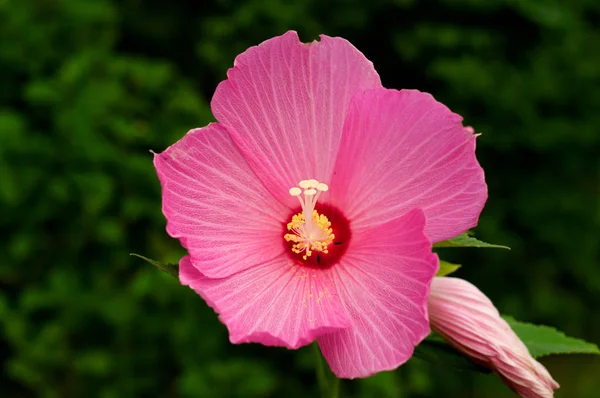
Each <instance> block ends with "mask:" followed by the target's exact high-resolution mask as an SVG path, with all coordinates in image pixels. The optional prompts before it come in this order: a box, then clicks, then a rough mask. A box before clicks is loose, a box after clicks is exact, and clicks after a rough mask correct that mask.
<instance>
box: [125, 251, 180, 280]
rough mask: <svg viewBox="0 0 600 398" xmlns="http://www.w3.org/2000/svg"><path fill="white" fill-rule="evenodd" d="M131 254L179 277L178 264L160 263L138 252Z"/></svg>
mask: <svg viewBox="0 0 600 398" xmlns="http://www.w3.org/2000/svg"><path fill="white" fill-rule="evenodd" d="M129 255H130V256H135V257H139V258H141V259H142V260H144V261H147V262H149V263H150V264H152V265H154V266H155V267H156V268H158V269H159V270H161V271H163V272H166V273H167V274H169V275H171V276H174V277H175V278H179V265H178V264H169V263H167V264H162V263H159V262H158V261H156V260H152V259H150V258H148V257H144V256H142V255H140V254H136V253H130V254H129Z"/></svg>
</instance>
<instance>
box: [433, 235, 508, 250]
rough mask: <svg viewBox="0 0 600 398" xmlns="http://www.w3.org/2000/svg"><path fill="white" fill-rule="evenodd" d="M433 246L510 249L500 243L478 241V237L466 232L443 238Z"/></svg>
mask: <svg viewBox="0 0 600 398" xmlns="http://www.w3.org/2000/svg"><path fill="white" fill-rule="evenodd" d="M433 247H434V248H441V247H488V248H495V249H507V250H510V247H508V246H502V245H494V244H492V243H486V242H483V241H480V240H479V239H475V238H473V237H472V236H469V234H468V233H466V232H465V233H464V234H460V235H458V236H456V237H454V238H452V239H448V240H444V241H442V242H437V243H434V244H433Z"/></svg>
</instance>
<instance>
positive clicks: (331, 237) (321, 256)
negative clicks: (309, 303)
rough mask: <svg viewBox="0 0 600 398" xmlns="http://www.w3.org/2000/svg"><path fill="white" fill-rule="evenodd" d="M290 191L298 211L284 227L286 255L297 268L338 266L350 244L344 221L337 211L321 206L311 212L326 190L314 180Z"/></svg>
mask: <svg viewBox="0 0 600 398" xmlns="http://www.w3.org/2000/svg"><path fill="white" fill-rule="evenodd" d="M298 186H299V187H294V188H291V189H290V195H292V196H295V197H297V198H298V201H299V202H300V206H301V207H300V208H299V209H298V211H297V212H294V213H293V214H292V215H291V217H290V218H291V221H290V222H289V223H287V225H285V233H284V235H283V238H284V240H285V242H286V245H287V246H288V247H289V249H288V254H289V255H290V256H291V257H292V259H293V260H294V261H295V262H296V263H297V264H299V265H304V266H309V267H318V268H328V267H331V266H332V265H334V264H336V263H338V262H339V260H340V258H341V257H342V255H343V254H344V252H345V251H346V248H347V247H348V243H349V241H350V226H349V223H348V220H347V219H346V217H344V215H343V214H342V212H341V211H339V210H338V209H337V208H335V207H333V206H330V205H327V204H324V205H320V206H319V210H317V209H316V208H315V206H316V204H317V200H318V199H319V196H320V195H321V193H322V192H326V191H327V190H329V187H328V186H327V185H326V184H323V183H321V182H319V181H317V180H314V179H312V180H302V181H300V182H299V183H298Z"/></svg>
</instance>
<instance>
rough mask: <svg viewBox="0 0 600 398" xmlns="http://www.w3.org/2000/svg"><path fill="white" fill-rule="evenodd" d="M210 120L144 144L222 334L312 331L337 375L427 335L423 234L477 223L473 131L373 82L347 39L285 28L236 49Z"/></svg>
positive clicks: (409, 349) (302, 338) (190, 272)
mask: <svg viewBox="0 0 600 398" xmlns="http://www.w3.org/2000/svg"><path fill="white" fill-rule="evenodd" d="M227 77H228V78H227V80H225V81H223V82H222V83H221V84H219V86H218V87H217V90H216V92H215V94H214V97H213V99H212V102H211V107H212V111H213V113H214V115H215V117H216V119H217V120H218V123H213V124H210V125H208V126H206V127H204V128H201V129H195V130H191V131H190V132H188V133H187V134H186V135H185V136H184V137H183V138H182V139H181V140H180V141H179V142H177V143H176V144H174V145H173V146H171V147H169V148H168V149H167V150H166V151H164V152H163V153H161V154H159V155H156V156H155V159H154V163H155V166H156V170H157V173H158V176H159V179H160V182H161V184H162V189H163V191H162V192H163V212H164V214H165V216H166V218H167V221H168V223H167V231H168V233H169V234H170V235H171V236H173V237H176V238H179V240H180V241H181V244H182V245H183V246H184V247H185V248H186V249H187V250H188V252H189V255H188V256H185V257H184V258H183V259H182V260H181V262H180V275H179V277H180V280H181V283H182V284H184V285H188V286H190V287H191V288H192V289H194V290H195V291H196V292H197V293H198V294H199V295H201V296H202V297H203V298H204V299H205V300H206V302H207V303H208V304H209V305H210V306H211V307H212V308H214V310H215V311H216V312H217V313H218V314H219V318H220V320H221V321H222V322H223V323H224V324H225V325H226V326H227V328H228V330H229V335H230V340H231V342H232V343H243V342H257V343H262V344H265V345H273V346H284V347H288V348H298V347H300V346H303V345H306V344H309V343H310V342H312V341H314V340H315V339H316V340H317V341H318V343H319V346H320V348H321V351H322V353H323V355H324V357H325V358H326V360H327V361H328V363H329V365H330V367H331V369H332V370H333V372H334V373H335V374H336V375H337V376H338V377H346V378H354V377H365V376H369V375H372V374H374V373H376V372H379V371H382V370H389V369H394V368H396V367H398V366H399V365H400V364H402V363H404V362H405V361H406V360H408V359H409V358H410V357H411V355H412V353H413V349H414V346H415V345H416V344H418V343H419V342H420V341H421V340H422V339H423V338H425V337H426V336H427V335H428V334H429V320H428V316H427V296H428V294H429V288H430V284H431V280H432V278H433V276H434V274H435V272H436V270H437V268H438V260H437V257H436V256H435V255H434V254H432V252H431V242H432V241H433V242H435V241H440V240H445V239H447V238H451V237H453V236H456V235H458V234H460V233H462V232H464V231H465V230H467V229H469V228H471V227H473V226H474V225H476V223H477V219H478V216H479V213H480V211H481V209H482V207H483V204H484V202H485V200H486V196H487V191H486V186H485V182H484V176H483V170H482V169H481V167H480V166H479V164H478V163H477V160H476V158H475V155H474V150H475V136H474V135H473V134H472V133H469V132H467V131H466V130H465V128H464V127H463V126H462V124H461V120H462V119H461V117H460V116H458V115H456V114H454V113H452V112H451V111H450V110H448V108H446V107H445V106H444V105H442V104H440V103H439V102H437V101H435V100H434V99H433V97H432V96H431V95H429V94H424V93H421V92H418V91H413V90H401V91H397V90H389V89H385V88H383V87H382V86H381V83H380V79H379V76H378V75H377V73H376V72H375V70H374V69H373V65H372V63H371V62H369V61H368V60H367V59H366V58H365V57H364V56H363V55H362V54H361V53H360V52H359V51H358V50H357V49H356V48H354V47H353V46H352V45H351V44H350V43H349V42H347V41H346V40H344V39H341V38H332V37H327V36H321V40H320V41H319V42H313V43H309V44H303V43H301V42H300V41H299V39H298V36H297V35H296V33H295V32H288V33H286V34H284V35H283V36H280V37H276V38H273V39H270V40H267V41H266V42H264V43H262V44H260V45H259V46H256V47H252V48H250V49H248V50H247V51H246V52H244V53H243V54H241V55H240V56H238V57H237V58H236V60H235V64H234V67H233V68H232V69H230V70H229V71H228V73H227Z"/></svg>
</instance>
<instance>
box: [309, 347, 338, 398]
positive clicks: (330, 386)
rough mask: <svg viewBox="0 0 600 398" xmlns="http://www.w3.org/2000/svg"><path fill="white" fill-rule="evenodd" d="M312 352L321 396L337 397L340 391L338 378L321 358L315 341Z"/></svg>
mask: <svg viewBox="0 0 600 398" xmlns="http://www.w3.org/2000/svg"><path fill="white" fill-rule="evenodd" d="M313 352H314V353H315V362H316V366H315V367H316V373H317V382H318V384H319V391H320V393H321V398H338V397H339V392H340V391H339V388H340V379H338V378H337V377H335V375H334V374H333V373H332V372H331V370H329V367H328V366H327V364H326V363H325V361H324V360H323V356H322V355H321V350H320V349H319V345H318V344H317V343H316V342H315V343H313Z"/></svg>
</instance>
